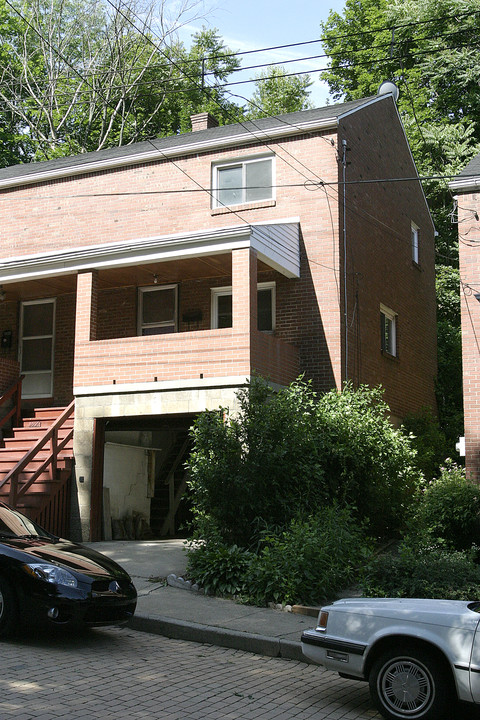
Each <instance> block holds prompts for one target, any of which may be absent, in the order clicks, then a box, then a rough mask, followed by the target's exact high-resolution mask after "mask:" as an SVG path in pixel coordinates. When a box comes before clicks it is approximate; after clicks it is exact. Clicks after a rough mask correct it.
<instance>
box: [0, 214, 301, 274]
mask: <svg viewBox="0 0 480 720" xmlns="http://www.w3.org/2000/svg"><path fill="white" fill-rule="evenodd" d="M299 237H300V224H299V221H298V218H295V219H289V220H284V221H280V222H275V223H269V224H248V223H245V224H244V225H235V226H230V227H223V228H219V229H214V230H212V229H209V230H197V231H195V232H187V233H176V234H172V235H159V236H155V237H149V238H134V239H131V240H128V241H122V242H113V243H108V244H101V245H91V246H85V247H79V248H74V249H68V250H60V251H58V250H57V251H54V252H49V253H39V254H32V255H23V256H20V257H12V258H7V259H5V260H3V261H1V262H0V284H8V283H9V282H18V281H27V280H38V279H42V278H47V277H52V276H59V275H71V274H76V273H78V272H81V271H85V270H91V269H92V268H97V269H106V268H114V267H122V266H123V267H125V266H128V265H140V264H147V263H151V262H165V261H168V260H173V259H180V258H194V257H200V256H205V255H219V254H222V253H228V252H231V251H232V250H236V249H240V248H244V247H251V248H252V249H254V250H256V251H257V253H258V258H259V260H262V261H263V262H264V263H265V264H266V265H268V266H269V267H272V268H273V269H275V270H277V271H278V272H280V273H282V274H283V275H285V276H286V277H289V278H294V277H299V276H300V243H299Z"/></svg>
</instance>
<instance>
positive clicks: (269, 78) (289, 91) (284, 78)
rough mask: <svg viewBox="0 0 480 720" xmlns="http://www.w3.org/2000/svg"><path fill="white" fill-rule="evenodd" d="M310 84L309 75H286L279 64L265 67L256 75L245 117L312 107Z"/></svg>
mask: <svg viewBox="0 0 480 720" xmlns="http://www.w3.org/2000/svg"><path fill="white" fill-rule="evenodd" d="M311 85H312V81H311V79H310V76H309V75H298V76H291V77H289V76H288V75H287V71H286V70H285V68H283V67H281V66H277V67H273V68H267V69H266V70H263V71H262V72H261V73H260V74H259V75H257V77H256V83H255V92H254V93H253V95H252V97H251V99H250V101H249V106H250V110H249V111H248V113H247V117H248V118H249V119H251V120H254V119H256V118H262V117H270V116H272V115H273V116H274V115H281V114H283V113H290V112H296V111H297V110H307V109H309V108H311V107H312V103H311V102H310V100H309V90H308V88H309V87H310V86H311Z"/></svg>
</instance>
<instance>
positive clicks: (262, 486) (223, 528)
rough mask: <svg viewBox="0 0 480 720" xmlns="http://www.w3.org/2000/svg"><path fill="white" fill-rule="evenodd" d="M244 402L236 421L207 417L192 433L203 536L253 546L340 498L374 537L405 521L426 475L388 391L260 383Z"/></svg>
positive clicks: (243, 394)
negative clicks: (394, 417) (322, 390)
mask: <svg viewBox="0 0 480 720" xmlns="http://www.w3.org/2000/svg"><path fill="white" fill-rule="evenodd" d="M238 404H239V412H238V414H237V415H235V416H231V415H229V413H228V410H226V409H221V410H219V411H215V412H206V413H203V414H202V415H200V416H199V417H198V419H197V421H196V423H195V425H194V428H193V430H192V435H193V440H194V449H193V451H192V453H191V456H190V460H189V470H190V480H189V486H190V488H191V491H192V504H193V514H194V525H195V528H196V530H197V532H198V533H199V535H200V536H201V537H204V538H208V537H209V534H210V533H212V532H213V533H214V534H216V535H218V536H219V537H220V538H221V539H222V541H223V542H225V543H226V544H229V545H239V546H240V547H250V548H254V547H255V546H256V544H257V543H258V540H259V537H260V534H261V531H262V530H263V529H265V528H269V529H272V528H273V529H275V530H277V529H279V528H280V529H284V528H286V527H287V526H288V524H289V523H290V522H291V520H292V519H293V518H294V517H297V516H299V517H303V518H305V517H308V516H309V515H312V514H313V513H315V512H316V511H317V508H319V507H322V506H325V505H331V504H332V503H333V502H338V503H340V504H342V505H350V506H355V507H356V508H357V512H358V515H359V517H360V518H361V519H364V518H369V519H370V524H371V525H370V526H371V529H372V532H373V533H375V534H384V533H385V532H387V530H389V529H390V530H391V529H392V528H393V529H394V528H396V527H398V526H399V525H400V524H401V522H402V520H403V517H404V514H405V511H406V507H407V505H408V503H409V501H410V500H411V497H412V495H413V493H414V491H415V488H416V485H417V481H418V471H417V469H416V468H415V465H414V460H415V451H414V450H413V449H412V448H411V446H410V441H409V438H408V437H406V436H405V435H404V434H403V433H401V432H400V431H397V430H395V429H394V428H393V426H392V425H391V423H390V422H389V420H388V406H387V405H386V404H385V403H384V402H383V399H382V390H381V389H375V390H371V389H369V388H366V387H361V388H359V389H356V390H354V389H353V388H352V387H351V386H349V385H347V386H345V388H344V390H343V392H341V393H338V392H337V391H336V390H332V391H331V392H329V393H326V394H325V395H322V396H317V395H316V394H315V393H314V392H313V391H312V389H311V386H310V384H308V383H304V382H302V381H301V380H299V381H297V382H295V383H293V384H292V385H291V386H290V387H288V388H284V389H282V390H280V391H278V392H275V391H274V390H273V389H272V388H271V387H269V386H268V384H267V383H266V382H265V381H263V380H260V379H254V380H253V381H252V382H251V383H250V384H249V385H248V386H247V388H246V389H244V390H241V391H240V392H239V393H238ZM379 508H381V512H379Z"/></svg>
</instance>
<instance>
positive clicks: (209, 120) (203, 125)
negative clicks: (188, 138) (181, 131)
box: [190, 112, 218, 132]
mask: <svg viewBox="0 0 480 720" xmlns="http://www.w3.org/2000/svg"><path fill="white" fill-rule="evenodd" d="M190 121H191V123H192V130H193V132H196V131H197V130H210V128H214V127H218V121H217V120H215V118H214V117H213V115H210V113H208V112H203V113H198V114H197V115H190Z"/></svg>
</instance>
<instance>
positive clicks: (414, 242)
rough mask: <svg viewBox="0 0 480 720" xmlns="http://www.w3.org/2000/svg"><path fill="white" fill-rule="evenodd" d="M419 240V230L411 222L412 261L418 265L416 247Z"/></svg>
mask: <svg viewBox="0 0 480 720" xmlns="http://www.w3.org/2000/svg"><path fill="white" fill-rule="evenodd" d="M419 238H420V229H419V228H418V226H417V225H415V223H413V222H412V260H413V262H414V263H416V264H417V265H418V246H419Z"/></svg>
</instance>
